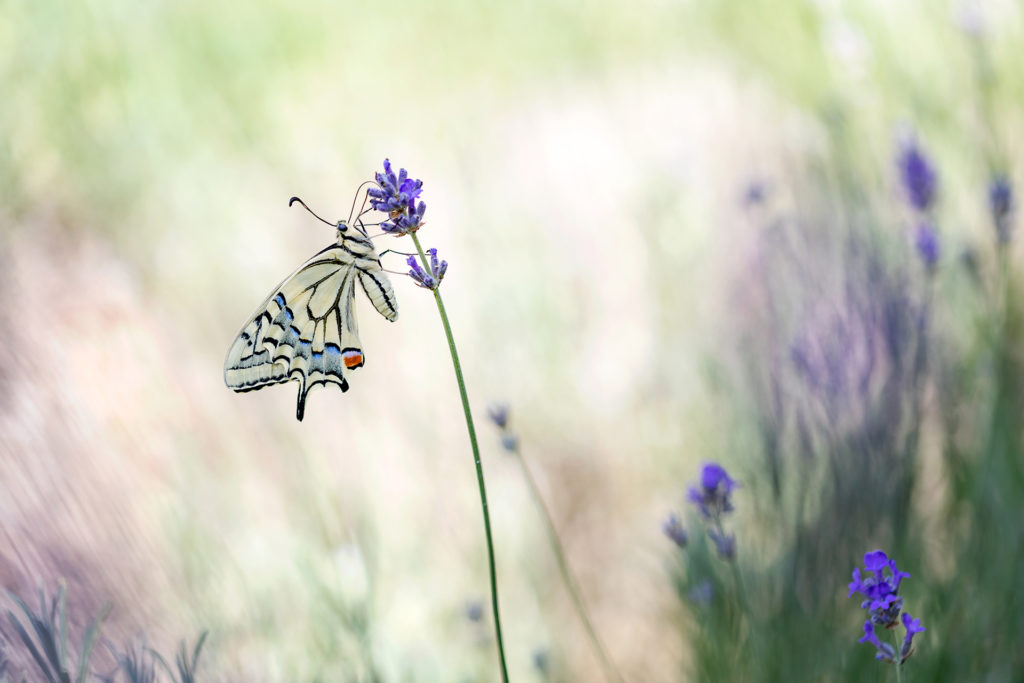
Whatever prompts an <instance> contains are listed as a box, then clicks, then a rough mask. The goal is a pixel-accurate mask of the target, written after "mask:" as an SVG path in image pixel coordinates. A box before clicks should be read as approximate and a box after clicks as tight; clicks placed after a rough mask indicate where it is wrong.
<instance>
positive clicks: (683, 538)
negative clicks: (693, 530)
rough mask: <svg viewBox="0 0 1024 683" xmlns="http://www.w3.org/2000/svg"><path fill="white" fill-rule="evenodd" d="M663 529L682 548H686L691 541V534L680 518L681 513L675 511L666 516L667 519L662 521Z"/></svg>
mask: <svg viewBox="0 0 1024 683" xmlns="http://www.w3.org/2000/svg"><path fill="white" fill-rule="evenodd" d="M661 530H662V532H663V533H664V534H665V535H666V536H668V538H669V539H670V540H671V541H672V542H673V543H675V544H676V545H677V546H678V547H680V548H685V547H686V544H687V543H688V542H689V541H690V535H689V534H688V533H686V529H685V528H684V527H683V522H682V520H680V519H679V515H677V514H676V513H674V512H673V513H671V514H670V515H669V516H668V517H666V518H665V521H664V522H662V524H661Z"/></svg>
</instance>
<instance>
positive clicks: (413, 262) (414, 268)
mask: <svg viewBox="0 0 1024 683" xmlns="http://www.w3.org/2000/svg"><path fill="white" fill-rule="evenodd" d="M405 262H406V263H407V264H409V268H410V270H409V277H411V278H412V279H413V282H415V283H416V284H417V285H419V286H420V287H423V288H424V289H435V288H436V287H437V283H436V282H434V278H432V277H430V276H429V275H428V274H427V272H426V271H425V270H423V266H421V265H420V262H419V261H418V260H417V259H416V257H415V256H410V257H409V258H407V259H405Z"/></svg>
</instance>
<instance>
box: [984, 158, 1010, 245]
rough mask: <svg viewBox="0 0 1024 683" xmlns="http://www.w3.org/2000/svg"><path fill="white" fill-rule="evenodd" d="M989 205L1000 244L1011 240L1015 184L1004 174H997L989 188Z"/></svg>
mask: <svg viewBox="0 0 1024 683" xmlns="http://www.w3.org/2000/svg"><path fill="white" fill-rule="evenodd" d="M988 207H989V211H990V212H991V214H992V222H993V224H994V225H995V228H996V235H997V236H998V238H999V243H1000V244H1006V243H1008V242H1009V241H1010V228H1011V227H1012V226H1011V215H1010V214H1011V213H1012V211H1013V186H1012V185H1011V184H1010V179H1009V178H1008V177H1006V176H1004V175H1001V176H997V177H996V178H995V179H994V180H993V181H992V183H991V184H990V185H989V188H988Z"/></svg>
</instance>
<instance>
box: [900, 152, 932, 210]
mask: <svg viewBox="0 0 1024 683" xmlns="http://www.w3.org/2000/svg"><path fill="white" fill-rule="evenodd" d="M897 165H898V166H899V171H900V182H901V183H902V185H903V190H904V191H905V192H906V193H907V200H908V201H909V202H910V204H911V206H913V207H914V208H915V209H917V210H918V211H921V212H926V211H928V209H930V208H931V207H932V204H933V203H934V202H935V189H936V187H937V185H938V180H937V178H936V174H935V168H934V167H933V166H932V164H931V162H930V161H929V160H928V157H926V156H925V154H924V152H923V151H922V150H921V148H920V147H919V146H918V144H917V141H916V140H915V139H913V138H910V139H909V140H907V141H905V142H904V143H903V145H902V149H901V150H900V154H899V157H898V159H897Z"/></svg>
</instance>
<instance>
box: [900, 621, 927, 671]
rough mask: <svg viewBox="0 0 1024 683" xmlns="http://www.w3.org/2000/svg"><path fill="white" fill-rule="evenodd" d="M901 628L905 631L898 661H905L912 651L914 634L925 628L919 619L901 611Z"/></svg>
mask: <svg viewBox="0 0 1024 683" xmlns="http://www.w3.org/2000/svg"><path fill="white" fill-rule="evenodd" d="M903 628H904V630H906V632H907V633H906V635H905V636H904V637H903V646H902V647H901V648H900V661H905V660H906V659H907V657H909V656H910V655H911V654H912V653H913V652H914V635H915V634H917V633H921V632H922V631H924V630H925V628H924V626H921V620H920V619H915V618H914V617H912V616H910V615H909V614H907V613H906V612H904V613H903Z"/></svg>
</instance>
